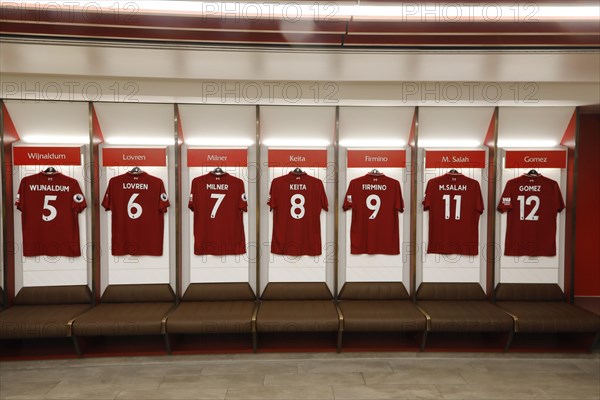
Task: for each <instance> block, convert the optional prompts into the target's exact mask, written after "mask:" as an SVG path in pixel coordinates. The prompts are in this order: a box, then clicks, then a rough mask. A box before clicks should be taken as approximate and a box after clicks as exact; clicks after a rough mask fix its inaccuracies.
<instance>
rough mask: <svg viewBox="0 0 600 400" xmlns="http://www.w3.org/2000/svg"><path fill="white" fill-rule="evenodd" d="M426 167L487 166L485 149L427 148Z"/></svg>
mask: <svg viewBox="0 0 600 400" xmlns="http://www.w3.org/2000/svg"><path fill="white" fill-rule="evenodd" d="M425 157H426V161H425V168H485V150H427V152H426V153H425Z"/></svg>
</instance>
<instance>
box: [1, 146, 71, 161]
mask: <svg viewBox="0 0 600 400" xmlns="http://www.w3.org/2000/svg"><path fill="white" fill-rule="evenodd" d="M13 163H14V165H81V148H80V147H73V146H71V147H48V146H44V147H33V146H16V147H14V148H13Z"/></svg>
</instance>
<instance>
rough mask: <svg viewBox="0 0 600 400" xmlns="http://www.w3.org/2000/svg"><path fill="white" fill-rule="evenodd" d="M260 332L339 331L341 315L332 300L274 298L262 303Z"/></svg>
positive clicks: (259, 311)
mask: <svg viewBox="0 0 600 400" xmlns="http://www.w3.org/2000/svg"><path fill="white" fill-rule="evenodd" d="M256 324H257V330H258V331H259V332H337V331H338V330H339V317H338V313H337V309H336V307H335V305H334V303H333V302H332V301H327V300H309V301H294V300H278V301H277V300H273V301H265V302H262V303H261V304H260V307H259V308H258V316H257V321H256Z"/></svg>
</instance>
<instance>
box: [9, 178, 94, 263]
mask: <svg viewBox="0 0 600 400" xmlns="http://www.w3.org/2000/svg"><path fill="white" fill-rule="evenodd" d="M15 205H16V206H17V208H18V209H19V210H20V211H21V222H22V225H23V255H24V256H25V257H35V256H42V255H45V256H53V257H56V256H66V257H79V256H81V247H80V245H79V215H78V214H79V213H80V212H82V211H83V210H84V209H85V207H86V202H85V197H84V196H83V193H82V192H81V188H80V187H79V183H78V182H77V180H75V179H73V178H71V177H68V176H66V175H63V174H61V173H53V174H45V173H43V172H40V173H38V174H35V175H30V176H27V177H25V178H23V179H22V180H21V184H20V185H19V192H18V194H17V201H16V203H15Z"/></svg>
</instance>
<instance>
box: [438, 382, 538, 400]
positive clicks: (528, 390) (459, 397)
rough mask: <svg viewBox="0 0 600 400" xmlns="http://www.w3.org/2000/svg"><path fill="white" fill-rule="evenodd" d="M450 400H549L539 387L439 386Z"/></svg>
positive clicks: (443, 395) (444, 395)
mask: <svg viewBox="0 0 600 400" xmlns="http://www.w3.org/2000/svg"><path fill="white" fill-rule="evenodd" d="M437 387H438V390H439V391H440V393H441V394H442V397H443V398H444V399H448V400H481V399H486V400H515V399H519V400H529V399H549V398H550V397H549V396H548V395H547V394H546V393H545V392H544V391H543V390H542V389H541V388H539V387H534V386H529V385H437Z"/></svg>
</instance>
